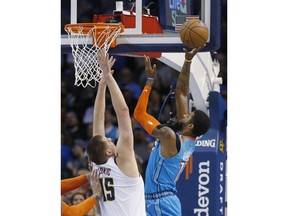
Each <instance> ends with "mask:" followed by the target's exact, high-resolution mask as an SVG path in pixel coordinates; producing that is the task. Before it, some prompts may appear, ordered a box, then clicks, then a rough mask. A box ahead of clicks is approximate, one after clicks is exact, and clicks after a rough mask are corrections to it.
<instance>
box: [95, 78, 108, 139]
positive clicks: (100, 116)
mask: <svg viewBox="0 0 288 216" xmlns="http://www.w3.org/2000/svg"><path fill="white" fill-rule="evenodd" d="M105 92H106V83H105V82H104V81H103V80H101V81H100V82H99V84H98V89H97V95H96V98H95V102H94V111H93V136H95V135H101V136H105V125H104V113H105Z"/></svg>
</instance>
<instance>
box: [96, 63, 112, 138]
mask: <svg viewBox="0 0 288 216" xmlns="http://www.w3.org/2000/svg"><path fill="white" fill-rule="evenodd" d="M114 63H115V60H114V59H109V60H108V64H109V67H110V69H111V68H112V67H113V65H114ZM111 72H112V74H113V70H112V71H111ZM106 87H107V86H106V83H105V81H104V79H101V80H100V82H99V85H98V90H97V96H96V98H95V102H94V111H93V116H94V118H93V136H95V135H101V136H105V120H104V118H105V117H104V116H105V93H106Z"/></svg>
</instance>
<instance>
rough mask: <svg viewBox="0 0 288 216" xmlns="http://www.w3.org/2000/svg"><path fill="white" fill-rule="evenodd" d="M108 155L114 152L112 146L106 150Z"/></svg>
mask: <svg viewBox="0 0 288 216" xmlns="http://www.w3.org/2000/svg"><path fill="white" fill-rule="evenodd" d="M106 155H107V156H111V155H113V152H112V150H111V149H110V148H107V150H106Z"/></svg>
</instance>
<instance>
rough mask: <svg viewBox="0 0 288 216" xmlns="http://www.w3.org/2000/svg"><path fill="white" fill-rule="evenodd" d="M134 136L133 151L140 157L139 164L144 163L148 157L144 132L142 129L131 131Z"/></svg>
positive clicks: (137, 128)
mask: <svg viewBox="0 0 288 216" xmlns="http://www.w3.org/2000/svg"><path fill="white" fill-rule="evenodd" d="M133 134H134V151H135V153H136V154H137V155H138V156H139V157H140V158H139V160H140V162H141V164H143V163H144V161H146V160H147V159H148V157H149V154H148V150H147V148H148V141H147V140H146V131H145V130H144V129H143V127H140V126H138V127H136V128H134V129H133Z"/></svg>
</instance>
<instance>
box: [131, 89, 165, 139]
mask: <svg viewBox="0 0 288 216" xmlns="http://www.w3.org/2000/svg"><path fill="white" fill-rule="evenodd" d="M150 92H151V86H145V87H144V89H143V91H142V93H141V95H140V97H139V100H138V102H137V105H136V107H135V110H134V114H133V117H134V118H135V120H136V121H138V122H139V124H141V125H142V127H143V128H144V129H145V130H146V131H147V132H148V133H149V134H150V135H151V134H152V132H153V130H154V129H155V128H156V127H157V126H158V125H159V124H160V122H158V121H157V120H156V119H155V118H154V117H153V116H151V115H149V114H148V113H147V112H146V110H147V106H148V99H149V96H150Z"/></svg>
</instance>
